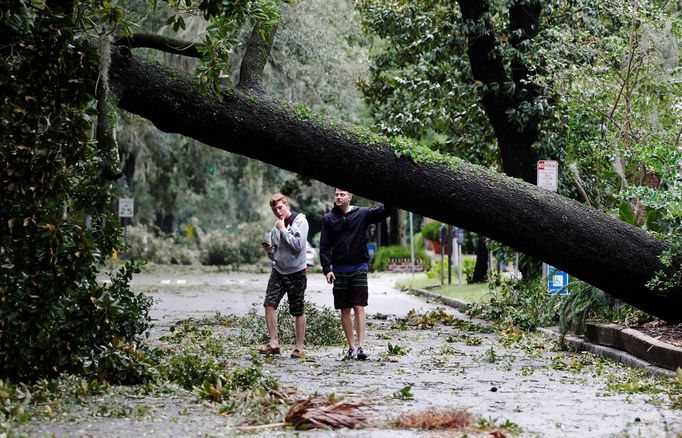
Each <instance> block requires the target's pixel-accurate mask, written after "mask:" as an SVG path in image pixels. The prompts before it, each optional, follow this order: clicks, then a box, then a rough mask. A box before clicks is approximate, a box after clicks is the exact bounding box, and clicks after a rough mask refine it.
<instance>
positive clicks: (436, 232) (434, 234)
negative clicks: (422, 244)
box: [421, 221, 442, 241]
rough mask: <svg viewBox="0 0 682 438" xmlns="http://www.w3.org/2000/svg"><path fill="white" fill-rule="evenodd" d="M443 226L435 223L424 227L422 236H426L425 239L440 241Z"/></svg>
mask: <svg viewBox="0 0 682 438" xmlns="http://www.w3.org/2000/svg"><path fill="white" fill-rule="evenodd" d="M441 224H442V223H441V222H438V221H433V222H429V223H428V224H426V225H424V226H423V227H422V230H421V234H422V236H424V239H426V240H435V241H438V239H439V238H440V226H441Z"/></svg>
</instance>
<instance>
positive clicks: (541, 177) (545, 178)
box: [537, 160, 559, 192]
mask: <svg viewBox="0 0 682 438" xmlns="http://www.w3.org/2000/svg"><path fill="white" fill-rule="evenodd" d="M537 179H538V180H537V181H538V182H537V185H538V187H542V188H543V189H547V190H549V191H552V192H556V191H557V189H558V187H559V184H558V181H559V163H558V162H556V161H553V160H540V161H538V174H537Z"/></svg>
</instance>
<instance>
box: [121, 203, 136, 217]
mask: <svg viewBox="0 0 682 438" xmlns="http://www.w3.org/2000/svg"><path fill="white" fill-rule="evenodd" d="M134 212H135V200H134V199H132V198H118V217H133V213H134Z"/></svg>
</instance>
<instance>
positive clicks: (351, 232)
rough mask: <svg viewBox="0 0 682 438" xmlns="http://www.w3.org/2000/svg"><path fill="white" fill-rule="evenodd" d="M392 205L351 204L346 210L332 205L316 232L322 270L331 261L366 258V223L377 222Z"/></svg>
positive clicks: (351, 261) (343, 262)
mask: <svg viewBox="0 0 682 438" xmlns="http://www.w3.org/2000/svg"><path fill="white" fill-rule="evenodd" d="M392 211H393V208H391V207H386V206H384V205H380V206H378V207H372V208H368V207H353V208H352V209H351V210H350V211H348V212H347V213H346V214H343V212H342V211H341V209H340V208H339V207H338V206H336V205H334V208H332V211H331V212H329V213H327V214H325V215H324V218H323V219H322V233H321V235H320V263H322V270H323V271H324V274H325V275H327V273H329V272H331V271H332V267H333V266H334V265H357V264H360V263H367V262H369V253H368V252H367V226H368V225H369V224H375V223H377V222H381V221H382V220H384V219H386V218H387V217H389V216H390V215H391V212H392Z"/></svg>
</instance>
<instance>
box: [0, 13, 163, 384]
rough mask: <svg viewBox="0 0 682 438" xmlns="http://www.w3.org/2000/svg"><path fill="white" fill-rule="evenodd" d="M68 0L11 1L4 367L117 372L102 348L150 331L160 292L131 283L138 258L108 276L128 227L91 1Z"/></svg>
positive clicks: (0, 73) (41, 372) (0, 342)
mask: <svg viewBox="0 0 682 438" xmlns="http://www.w3.org/2000/svg"><path fill="white" fill-rule="evenodd" d="M64 3H66V4H67V5H66V7H63V8H62V7H60V6H59V3H57V2H52V3H47V4H46V3H43V2H40V1H31V2H28V1H18V2H12V3H11V4H7V3H5V5H4V6H3V7H2V10H0V26H1V32H0V33H1V34H2V37H1V38H2V42H0V51H1V53H2V59H3V62H2V63H1V66H0V77H2V80H1V81H0V82H1V83H2V105H1V108H0V139H1V148H2V149H0V151H1V152H0V154H1V156H2V166H3V171H2V187H1V191H2V199H3V202H2V214H1V217H0V219H1V220H0V227H2V231H1V232H0V239H1V242H2V247H1V249H0V258H1V266H0V269H1V271H0V315H1V317H0V318H1V319H0V369H1V370H2V374H3V375H6V376H10V377H15V378H19V379H33V378H37V377H39V376H45V375H55V374H58V373H61V372H82V373H88V374H95V375H103V374H105V373H106V374H107V375H108V376H109V377H111V378H112V379H117V378H119V377H120V376H118V375H116V374H115V373H114V374H111V372H110V371H111V370H106V369H107V368H108V367H109V365H110V364H111V362H110V361H109V362H107V363H105V362H106V361H105V360H102V361H100V359H103V358H104V357H106V356H108V357H110V358H111V357H113V356H112V354H111V352H112V351H113V350H116V349H125V348H129V346H130V343H133V344H134V343H135V342H136V341H137V340H138V339H139V336H140V335H141V334H142V333H143V332H144V331H145V330H146V328H147V327H148V319H147V317H146V313H147V309H148V308H149V305H150V302H149V300H148V299H147V298H145V297H143V296H141V295H138V296H135V295H134V294H132V292H131V291H130V289H129V288H128V281H129V280H130V275H131V272H132V271H135V270H136V269H137V266H136V265H135V264H130V265H128V266H126V267H125V268H123V269H122V270H121V271H120V272H119V273H118V274H117V275H115V276H113V279H112V280H113V281H112V282H111V283H109V284H108V285H107V284H103V283H101V282H99V281H98V279H97V274H98V266H99V265H101V264H102V263H103V262H104V261H105V259H106V257H107V256H108V255H109V254H110V253H111V251H112V250H113V249H116V248H120V247H121V246H122V242H121V230H120V228H119V227H118V226H117V225H116V224H117V220H116V219H115V217H113V215H112V214H111V213H110V205H111V202H112V193H113V192H112V188H111V185H110V184H103V181H102V160H103V155H105V154H103V153H102V151H100V150H99V149H98V147H97V145H96V143H95V142H94V141H93V138H92V123H93V115H94V110H93V107H92V103H93V99H94V91H95V81H96V79H97V67H98V57H97V53H96V51H95V50H94V49H93V47H92V46H91V45H90V44H89V43H88V42H87V41H86V40H85V39H84V38H82V34H81V33H80V31H81V29H82V28H81V27H80V23H79V20H78V19H79V18H82V17H81V16H80V15H79V13H80V12H83V11H85V12H87V11H88V8H89V7H91V6H92V4H90V3H89V2H83V3H81V4H80V6H79V9H78V11H77V12H76V13H74V14H73V15H72V14H71V10H70V8H69V7H68V6H69V5H68V2H64ZM104 12H106V11H104ZM103 18H104V20H108V19H109V18H108V17H107V16H104V17H103ZM121 351H123V350H121ZM108 364H109V365H108ZM114 368H116V367H115V366H114ZM138 377H139V376H138Z"/></svg>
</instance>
